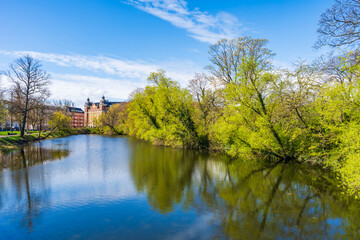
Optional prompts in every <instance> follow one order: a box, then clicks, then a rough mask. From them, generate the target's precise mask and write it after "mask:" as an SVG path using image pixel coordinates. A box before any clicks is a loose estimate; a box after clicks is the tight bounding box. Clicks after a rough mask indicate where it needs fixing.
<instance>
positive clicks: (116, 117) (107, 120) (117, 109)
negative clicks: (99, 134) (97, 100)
mask: <svg viewBox="0 0 360 240" xmlns="http://www.w3.org/2000/svg"><path fill="white" fill-rule="evenodd" d="M127 107H128V105H127V104H115V105H112V106H111V107H110V108H109V110H108V111H107V112H106V113H104V114H102V115H101V116H100V117H99V119H98V125H99V126H100V127H101V128H103V131H104V132H105V133H106V132H110V133H112V134H119V135H121V134H125V133H126V132H127V127H126V120H127V115H128V110H127Z"/></svg>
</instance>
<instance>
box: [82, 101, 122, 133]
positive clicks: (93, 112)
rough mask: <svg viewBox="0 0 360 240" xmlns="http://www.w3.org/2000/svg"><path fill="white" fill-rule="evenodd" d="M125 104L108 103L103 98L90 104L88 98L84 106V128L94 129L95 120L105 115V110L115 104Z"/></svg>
mask: <svg viewBox="0 0 360 240" xmlns="http://www.w3.org/2000/svg"><path fill="white" fill-rule="evenodd" d="M126 103H127V102H109V100H106V99H105V96H103V97H102V98H101V100H100V102H94V103H93V102H91V101H90V99H89V98H88V99H87V101H86V102H85V105H84V111H85V116H84V126H85V127H96V120H97V119H98V117H99V116H100V115H101V114H103V113H106V112H107V110H108V109H109V108H110V107H111V106H112V105H115V104H126Z"/></svg>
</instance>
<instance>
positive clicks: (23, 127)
mask: <svg viewBox="0 0 360 240" xmlns="http://www.w3.org/2000/svg"><path fill="white" fill-rule="evenodd" d="M28 89H29V88H28ZM28 104H29V93H28V92H27V95H26V99H25V109H24V117H23V122H22V128H21V132H20V137H24V133H25V125H26V115H27V111H28Z"/></svg>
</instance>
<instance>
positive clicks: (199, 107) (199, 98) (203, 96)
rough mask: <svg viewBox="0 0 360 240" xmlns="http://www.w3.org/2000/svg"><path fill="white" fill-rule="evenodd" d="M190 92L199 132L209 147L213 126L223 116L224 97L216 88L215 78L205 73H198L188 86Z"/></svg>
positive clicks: (203, 141) (203, 142)
mask: <svg viewBox="0 0 360 240" xmlns="http://www.w3.org/2000/svg"><path fill="white" fill-rule="evenodd" d="M188 89H189V92H190V93H191V95H192V96H193V99H194V100H195V102H196V104H195V110H196V111H195V116H194V119H195V121H196V126H197V131H198V133H199V135H200V137H201V138H202V140H201V141H202V144H203V145H206V146H209V144H210V143H209V141H210V140H209V134H210V131H211V129H212V126H213V125H214V123H215V122H216V120H217V119H218V117H219V116H220V115H221V113H222V111H221V106H222V105H223V101H222V100H223V97H222V96H221V90H222V89H219V88H218V87H217V86H216V81H215V80H214V77H212V76H208V75H206V74H205V73H201V74H200V73H196V74H195V76H194V78H193V79H191V80H190V82H189V85H188Z"/></svg>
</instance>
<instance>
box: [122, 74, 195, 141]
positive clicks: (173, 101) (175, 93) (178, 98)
mask: <svg viewBox="0 0 360 240" xmlns="http://www.w3.org/2000/svg"><path fill="white" fill-rule="evenodd" d="M148 81H149V83H150V85H149V86H147V87H146V88H145V89H144V90H142V91H139V92H137V93H135V94H134V97H133V99H132V101H131V103H130V106H129V125H130V126H129V129H130V130H129V131H130V135H134V136H137V137H138V138H140V139H143V140H148V141H152V142H153V143H155V144H162V145H168V146H175V147H176V146H181V147H193V148H197V147H199V141H198V134H197V131H196V127H195V123H194V120H193V118H192V114H193V112H194V106H193V102H192V98H191V95H190V93H189V92H188V90H186V89H182V88H180V86H179V84H178V83H177V82H175V81H173V80H171V79H170V78H168V77H166V76H165V72H164V71H160V72H156V73H151V75H150V77H149V78H148Z"/></svg>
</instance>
